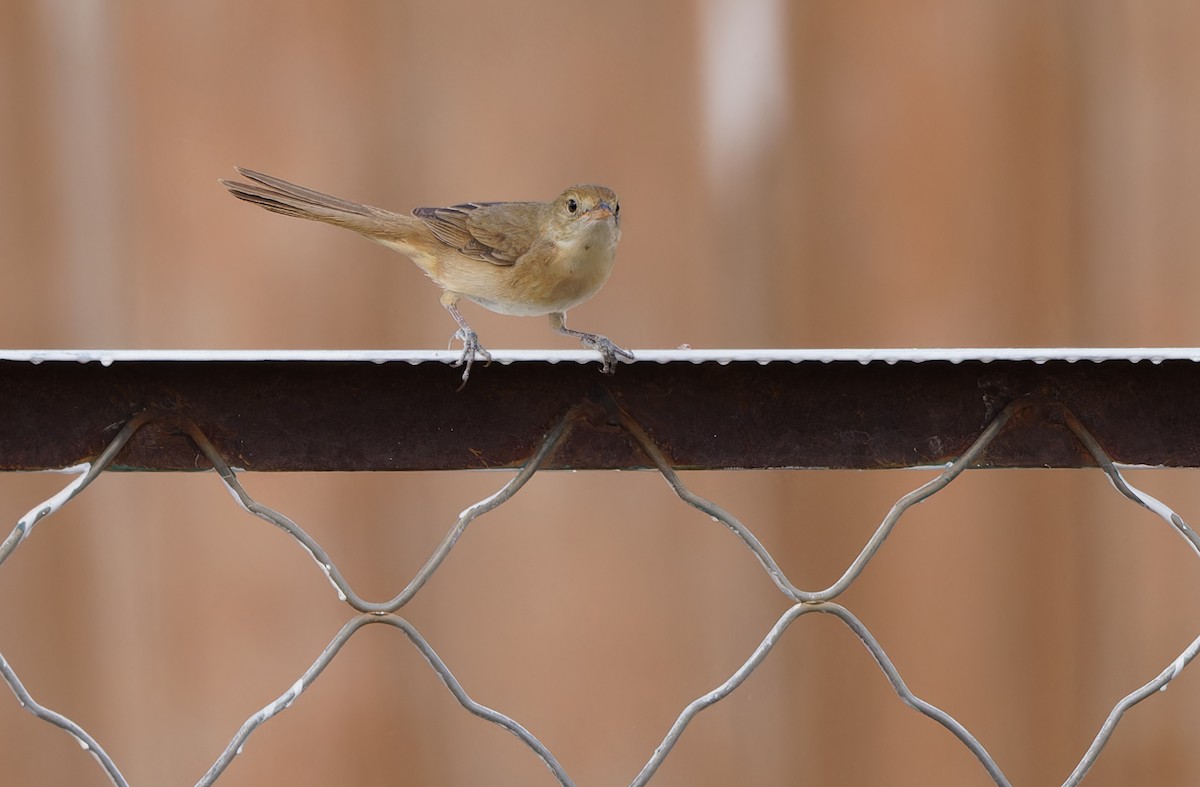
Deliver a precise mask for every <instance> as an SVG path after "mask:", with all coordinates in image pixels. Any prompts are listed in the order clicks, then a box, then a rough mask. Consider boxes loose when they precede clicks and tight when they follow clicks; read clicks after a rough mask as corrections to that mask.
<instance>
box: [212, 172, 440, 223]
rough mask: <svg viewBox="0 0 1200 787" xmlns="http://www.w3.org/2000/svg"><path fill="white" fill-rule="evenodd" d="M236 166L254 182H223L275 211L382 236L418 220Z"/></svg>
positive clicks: (232, 190) (239, 195)
mask: <svg viewBox="0 0 1200 787" xmlns="http://www.w3.org/2000/svg"><path fill="white" fill-rule="evenodd" d="M234 169H236V170H237V171H238V174H240V175H242V176H243V177H245V178H247V179H249V180H250V181H252V182H251V183H242V182H240V181H236V180H221V181H220V183H221V185H222V186H224V187H225V188H227V189H229V192H230V193H231V194H233V196H235V197H237V198H238V199H241V200H245V201H246V202H252V203H254V204H255V205H258V206H260V207H263V208H266V209H267V210H269V211H273V212H274V213H282V214H283V215H285V216H296V217H297V218H301V219H311V220H313V221H323V222H326V223H328V224H335V225H337V226H339V227H346V228H347V229H351V230H354V231H355V232H360V233H362V234H364V235H367V236H371V237H373V238H375V239H380V238H379V237H378V236H381V235H392V234H394V232H395V230H397V229H401V228H403V227H404V226H405V225H410V224H412V223H416V221H417V220H416V219H413V218H412V217H410V216H402V215H400V214H397V213H392V212H391V211H387V210H384V209H382V208H376V207H373V206H371V205H363V204H361V203H358V202H351V201H350V200H345V199H342V198H341V197H335V196H333V195H331V194H324V193H322V192H320V191H314V190H313V189H306V188H304V187H303V186H297V185H296V184H295V183H289V182H288V181H286V180H282V179H280V178H276V177H273V176H271V175H264V174H263V173H261V172H255V171H254V170H252V169H245V168H243V167H234ZM397 225H399V226H397Z"/></svg>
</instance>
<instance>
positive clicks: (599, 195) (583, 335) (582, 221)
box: [220, 167, 633, 384]
mask: <svg viewBox="0 0 1200 787" xmlns="http://www.w3.org/2000/svg"><path fill="white" fill-rule="evenodd" d="M235 169H237V171H238V173H240V174H241V175H242V176H243V177H245V178H247V179H248V180H250V181H252V182H250V183H241V182H238V181H230V180H222V181H220V182H221V185H223V186H224V187H225V188H227V189H229V191H230V192H231V193H232V194H233V196H235V197H237V198H238V199H242V200H245V201H247V202H253V203H254V204H256V205H260V206H261V207H264V208H266V209H267V210H270V211H274V212H275V213H282V214H284V215H285V216H298V217H299V218H302V219H312V220H314V221H323V222H326V223H327V224H334V225H337V226H339V227H345V228H346V229H351V230H354V231H355V232H357V233H359V234H360V235H363V236H365V237H367V238H369V239H371V240H373V241H375V242H376V243H382V244H383V245H384V246H387V247H389V248H392V249H395V250H396V251H398V252H400V253H402V254H405V255H407V256H408V257H410V258H411V259H412V261H413V262H415V263H416V264H417V266H418V267H419V268H420V269H421V270H423V271H425V274H426V275H427V276H428V277H429V278H431V279H433V281H434V283H436V284H437V285H438V286H439V287H441V288H442V290H443V292H442V305H443V306H445V307H446V310H447V311H449V312H450V316H451V317H453V318H454V321H455V322H457V323H458V331H457V332H456V333H455V334H454V337H452V339H451V341H453V339H455V338H457V339H461V340H462V343H463V354H462V357H461V358H460V359H459V360H458V361H457V362H456V363H455V365H456V366H460V365H461V366H463V374H462V380H463V383H464V384H465V383H466V381H467V378H468V377H470V375H471V363H472V362H473V361H474V360H475V357H476V356H477V355H478V356H479V357H482V358H483V359H484V360H487V361H490V360H491V359H492V356H491V354H490V353H488V351H487V350H485V349H484V348H483V346H482V345H480V344H479V337H478V335H476V333H475V331H474V330H473V329H472V328H471V326H470V325H468V324H467V321H466V319H464V318H463V316H462V314H461V313H460V312H459V311H458V301H459V299H460V298H466V299H467V300H469V301H474V302H475V303H478V304H479V305H480V306H483V307H485V308H487V309H491V310H492V311H494V312H499V313H500V314H515V315H520V316H537V315H542V314H548V315H550V327H551V328H553V329H554V330H555V331H557V332H558V333H561V334H564V335H566V336H573V337H575V338H577V339H579V340H580V341H581V342H582V343H583V346H584V347H588V348H590V349H593V350H596V351H598V352H599V353H600V356H601V359H602V360H603V366H602V367H601V368H602V371H604V372H605V373H608V374H611V373H612V372H613V370H614V368H615V365H616V363H617V356H623V357H625V358H629V359H631V360H632V359H633V353H631V352H629V351H628V350H626V349H623V348H621V347H618V346H617V345H616V344H614V343H613V342H612V341H611V340H609V339H608V337H606V336H601V335H600V334H596V333H587V332H585V331H577V330H572V329H571V328H568V327H567V326H566V313H567V310H568V309H570V308H572V307H574V306H578V305H579V304H581V303H583V302H584V301H586V300H587V299H588V298H590V297H592V296H593V295H595V294H596V292H597V291H599V289H600V288H601V287H602V286H603V285H604V282H606V281H608V277H609V274H610V273H612V268H613V257H614V255H615V254H616V251H617V241H618V240H620V238H621V216H620V211H621V206H620V205H619V204H618V202H617V195H616V194H615V193H614V192H613V191H612V189H609V188H605V187H604V186H572V187H571V188H569V189H567V190H566V191H564V192H563V193H562V194H560V195H559V196H558V197H557V198H556V199H554V200H552V201H550V202H467V203H463V204H462V205H451V206H450V207H447V208H415V209H414V210H413V211H412V215H411V216H405V215H403V214H400V213H392V212H391V211H388V210H383V209H382V208H376V207H372V206H370V205H360V204H359V203H357V202H350V201H348V200H344V199H341V198H339V197H334V196H330V195H329V194H322V193H321V192H319V191H313V190H312V189H306V188H304V187H303V186H297V185H296V184H294V183H289V182H287V181H286V180H280V179H279V178H275V177H272V176H270V175H264V174H262V173H261V172H255V171H253V170H249V169H243V168H242V167H236V168H235Z"/></svg>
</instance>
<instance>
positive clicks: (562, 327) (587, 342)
mask: <svg viewBox="0 0 1200 787" xmlns="http://www.w3.org/2000/svg"><path fill="white" fill-rule="evenodd" d="M550 327H551V328H553V329H554V330H555V331H557V332H558V333H561V334H562V335H563V336H574V337H575V338H576V339H578V340H579V341H580V342H582V343H583V346H584V347H587V348H588V349H589V350H595V351H596V352H598V353H600V357H601V358H602V359H603V361H604V365H603V366H602V367H601V368H600V371H602V372H604V373H605V374H612V373H613V372H614V371H616V366H617V356H618V355H621V356H624V357H626V358H628V359H629V360H631V361H632V360H633V353H631V352H629V350H626V349H625V348H623V347H618V346H617V345H616V344H614V343H613V341H612V339H609V338H608V337H607V336H601V335H600V334H598V333H588V332H587V331H576V330H572V329H570V328H568V327H567V315H566V314H565V313H563V312H550Z"/></svg>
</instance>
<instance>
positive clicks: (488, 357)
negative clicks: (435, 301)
mask: <svg viewBox="0 0 1200 787" xmlns="http://www.w3.org/2000/svg"><path fill="white" fill-rule="evenodd" d="M457 302H458V293H455V292H450V291H449V290H447V291H446V292H444V293H442V305H443V306H445V307H446V311H448V312H450V316H451V317H453V318H454V321H455V322H456V323H458V330H457V331H456V332H455V333H454V335H453V336H451V337H450V342H451V343H453V342H454V340H455V339H461V340H462V343H463V352H462V356H461V357H460V358H459V359H458V360H457V361H455V362H454V364H452V365H453V366H461V367H463V373H462V381H463V385H466V384H467V378H468V377H470V376H471V364H472V363H474V362H475V356H476V355H478V356H479V357H480V358H483V360H484V361H486V362H487V363H491V362H492V354H491V353H490V352H488V351H487V350H485V349H483V345H481V344H480V343H479V336H478V334H476V333H475V329H474V328H472V327H471V326H470V325H469V324H468V323H467V320H466V318H465V317H463V316H462V314H460V313H459V311H458V306H457V305H456V303H457ZM459 390H462V387H461V386H460V387H459Z"/></svg>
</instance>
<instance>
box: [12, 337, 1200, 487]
mask: <svg viewBox="0 0 1200 787" xmlns="http://www.w3.org/2000/svg"><path fill="white" fill-rule="evenodd" d="M457 355H458V354H457V353H456V352H425V353H413V352H310V351H302V352H286V351H277V352H262V351H251V352H245V351H226V352H210V351H204V352H195V351H191V352H189V351H113V352H106V351H53V350H47V351H6V352H0V402H2V403H3V405H4V407H5V409H6V411H7V412H8V413H9V414H10V417H8V418H6V419H5V420H4V421H3V422H2V423H0V470H39V469H51V468H61V467H70V466H74V465H77V464H80V463H82V462H85V461H90V460H92V459H94V458H95V457H96V456H97V455H98V454H99V453H100V451H101V450H103V448H104V446H105V445H106V444H107V443H108V441H109V440H111V439H112V437H113V434H114V433H115V430H116V429H118V428H119V427H120V425H121V424H122V423H124V422H125V421H127V420H128V419H129V418H130V416H131V415H132V414H136V413H138V412H143V411H149V412H155V413H160V414H167V415H169V414H179V415H186V416H187V417H188V418H190V419H191V420H192V421H194V422H195V423H196V424H198V425H199V427H200V428H201V429H202V430H203V431H204V433H205V434H207V435H209V438H210V439H211V440H212V441H213V443H214V445H215V446H216V448H217V450H218V451H219V452H220V453H221V455H222V456H225V457H228V458H229V461H230V463H231V464H232V465H234V466H236V467H240V468H244V469H247V470H269V471H296V470H333V469H337V470H442V469H475V468H497V467H499V468H514V467H518V466H520V465H521V464H522V463H524V462H525V461H526V460H527V459H528V458H529V456H530V455H531V454H532V453H533V452H534V450H535V449H536V447H537V441H538V440H539V439H540V436H541V435H543V434H545V433H546V431H547V430H548V429H550V428H551V427H552V426H553V424H554V423H555V422H556V421H557V420H558V419H559V418H561V417H562V414H563V413H564V412H565V411H566V410H567V409H568V408H570V407H572V406H573V405H576V404H578V403H579V402H580V401H590V402H592V403H593V404H594V405H595V408H594V413H593V414H592V416H591V417H590V418H588V419H587V424H586V425H584V426H583V427H582V428H578V429H576V430H575V431H574V432H573V434H572V437H571V439H570V440H569V441H567V442H566V443H565V444H564V445H562V446H560V447H559V448H558V449H557V450H556V451H555V453H554V455H553V456H551V457H548V458H547V460H546V462H545V465H544V467H546V468H549V469H554V468H578V469H612V468H633V467H645V466H646V458H645V455H644V454H643V453H642V452H641V450H640V449H639V448H638V447H637V446H636V445H635V444H634V442H633V441H632V440H630V439H629V436H628V435H627V434H626V433H625V432H624V431H623V430H621V429H619V428H614V426H613V424H614V418H615V416H614V413H615V412H617V411H618V410H619V411H622V412H625V413H628V414H629V415H630V416H632V417H633V418H634V419H635V420H636V421H637V422H638V423H640V424H642V426H643V427H644V428H645V430H646V432H647V433H648V435H649V436H650V438H651V439H653V440H654V442H655V443H656V444H657V445H659V446H661V447H662V449H663V451H664V452H665V453H666V455H667V456H668V457H669V459H670V461H671V464H672V466H674V467H676V468H748V467H753V468H776V467H790V468H888V467H912V466H923V465H942V464H945V463H947V462H950V461H952V460H953V459H954V458H955V457H956V456H959V455H960V454H961V453H962V452H963V450H964V449H966V447H967V446H969V445H970V444H971V441H972V440H974V439H975V437H976V436H978V434H979V431H980V429H981V428H982V427H983V425H985V424H986V423H988V422H989V421H990V420H991V419H992V418H994V417H995V415H996V414H997V413H998V412H999V411H1000V410H1001V409H1003V408H1004V406H1005V405H1007V404H1008V403H1009V402H1011V401H1013V400H1015V399H1017V398H1020V397H1029V396H1035V397H1044V398H1046V399H1047V400H1053V401H1057V402H1060V403H1062V404H1063V405H1065V406H1066V407H1067V408H1069V409H1070V410H1071V411H1072V412H1074V413H1076V414H1077V416H1078V417H1079V418H1080V419H1081V420H1082V421H1083V422H1084V423H1085V424H1086V425H1087V428H1088V429H1089V430H1090V431H1091V433H1092V434H1094V435H1095V437H1096V439H1097V441H1098V442H1099V444H1100V446H1101V447H1102V448H1103V450H1104V451H1105V452H1106V453H1107V454H1108V455H1109V456H1111V457H1112V458H1113V460H1114V461H1116V462H1118V463H1123V464H1135V465H1163V466H1172V467H1196V466H1200V419H1197V418H1195V417H1194V410H1193V403H1194V401H1195V399H1196V395H1197V392H1198V391H1200V349H1191V348H1186V349H1171V348H1157V349H1156V348H1151V349H1135V350H1129V349H1120V350H1071V349H1053V350H1050V349H1030V350H1011V349H1010V350H944V351H939V350H920V351H916V350H913V351H904V350H871V351H860V350H817V351H775V350H759V351H747V350H739V351H701V350H678V351H641V352H639V353H638V358H639V361H638V362H636V363H632V364H625V365H622V366H621V368H620V369H618V370H617V373H616V374H615V375H612V376H604V375H601V374H599V373H598V364H597V363H595V362H594V361H595V357H594V354H593V353H587V352H583V351H573V352H553V353H548V352H507V353H506V352H502V351H498V352H496V353H495V356H496V362H495V363H492V364H491V365H490V366H487V367H482V366H481V367H480V368H478V370H477V371H476V372H475V373H474V374H472V377H471V382H470V384H469V385H468V386H467V387H466V388H465V389H464V390H462V391H456V388H457V384H458V379H459V372H458V371H457V370H456V369H453V368H451V367H450V365H449V364H450V362H451V361H452V360H454V359H456V358H457ZM169 424H170V421H169V419H167V420H162V421H160V422H155V423H153V424H150V425H148V426H147V428H146V429H143V430H142V431H141V432H139V434H138V435H137V436H136V437H135V439H134V440H132V441H131V442H130V444H129V445H128V446H126V448H125V449H124V450H123V451H122V453H121V455H120V456H119V457H117V460H116V462H115V463H114V465H113V469H126V470H202V469H209V468H210V467H211V465H210V464H209V462H208V461H207V460H206V459H205V458H204V456H203V455H202V453H201V452H199V451H198V450H197V448H196V446H195V445H194V444H193V443H192V442H191V441H190V440H189V439H188V438H187V437H186V435H184V434H182V433H180V432H178V431H172V429H171V427H170V426H169ZM1093 464H1094V460H1093V459H1092V457H1091V456H1090V455H1089V454H1088V453H1087V452H1086V451H1084V450H1082V448H1081V447H1080V445H1079V442H1078V441H1077V440H1075V439H1074V438H1073V436H1072V435H1071V434H1070V430H1069V429H1068V428H1067V427H1066V426H1065V425H1063V424H1054V423H1049V424H1048V423H1047V422H1046V421H1045V420H1042V419H1038V420H1037V421H1036V422H1035V423H1031V424H1028V425H1023V424H1019V423H1018V424H1014V425H1012V426H1011V427H1010V428H1009V429H1008V430H1007V431H1006V432H1005V434H1004V435H1002V436H1001V437H1000V439H998V440H997V441H996V442H995V444H993V445H991V446H989V447H988V450H987V451H986V453H985V454H984V455H983V456H981V457H980V458H979V461H978V463H977V466H980V467H1076V466H1091V465H1093Z"/></svg>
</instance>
